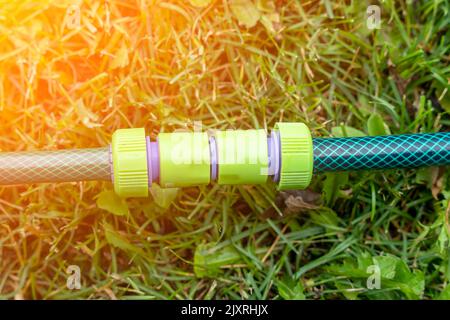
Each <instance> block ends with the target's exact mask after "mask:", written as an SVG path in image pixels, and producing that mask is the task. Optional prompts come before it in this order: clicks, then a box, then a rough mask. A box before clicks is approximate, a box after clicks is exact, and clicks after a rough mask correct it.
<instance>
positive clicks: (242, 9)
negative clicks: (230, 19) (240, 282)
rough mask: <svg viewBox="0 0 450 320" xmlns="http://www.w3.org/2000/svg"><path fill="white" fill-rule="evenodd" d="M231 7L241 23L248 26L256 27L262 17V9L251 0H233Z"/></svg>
mask: <svg viewBox="0 0 450 320" xmlns="http://www.w3.org/2000/svg"><path fill="white" fill-rule="evenodd" d="M230 8H231V12H233V14H234V16H235V17H236V19H237V20H238V21H239V24H242V25H244V26H246V27H247V28H251V27H254V26H255V25H256V23H257V22H258V20H259V18H260V17H261V13H260V11H259V10H258V8H257V7H256V6H255V4H254V3H253V1H251V0H232V1H231V4H230Z"/></svg>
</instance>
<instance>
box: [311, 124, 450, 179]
mask: <svg viewBox="0 0 450 320" xmlns="http://www.w3.org/2000/svg"><path fill="white" fill-rule="evenodd" d="M313 145H314V171H316V172H320V171H345V170H358V169H389V168H416V167H422V166H436V165H448V164H450V133H449V132H439V133H423V134H402V135H391V136H374V137H357V138H315V139H313Z"/></svg>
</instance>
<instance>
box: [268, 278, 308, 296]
mask: <svg viewBox="0 0 450 320" xmlns="http://www.w3.org/2000/svg"><path fill="white" fill-rule="evenodd" d="M275 284H276V286H277V289H278V294H279V295H280V296H281V297H282V298H283V299H285V300H305V299H306V297H305V294H304V293H303V290H304V289H303V284H302V283H301V281H299V280H297V281H296V280H294V279H290V278H287V277H286V278H285V279H283V280H276V281H275Z"/></svg>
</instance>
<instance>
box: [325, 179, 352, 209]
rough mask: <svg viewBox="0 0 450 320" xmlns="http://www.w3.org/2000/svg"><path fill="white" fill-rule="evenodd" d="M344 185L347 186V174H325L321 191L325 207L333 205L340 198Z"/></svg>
mask: <svg viewBox="0 0 450 320" xmlns="http://www.w3.org/2000/svg"><path fill="white" fill-rule="evenodd" d="M346 184H348V173H347V172H329V173H326V174H325V181H324V183H323V189H322V193H323V195H324V199H325V203H326V204H327V205H333V204H334V202H335V201H336V199H338V198H339V196H340V190H341V187H343V186H345V185H346Z"/></svg>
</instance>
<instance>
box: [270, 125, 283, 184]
mask: <svg viewBox="0 0 450 320" xmlns="http://www.w3.org/2000/svg"><path fill="white" fill-rule="evenodd" d="M267 140H268V145H269V175H273V178H272V179H273V181H275V182H278V181H280V167H281V149H280V135H279V134H278V131H275V130H272V132H271V133H270V137H269V138H268V139H267Z"/></svg>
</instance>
